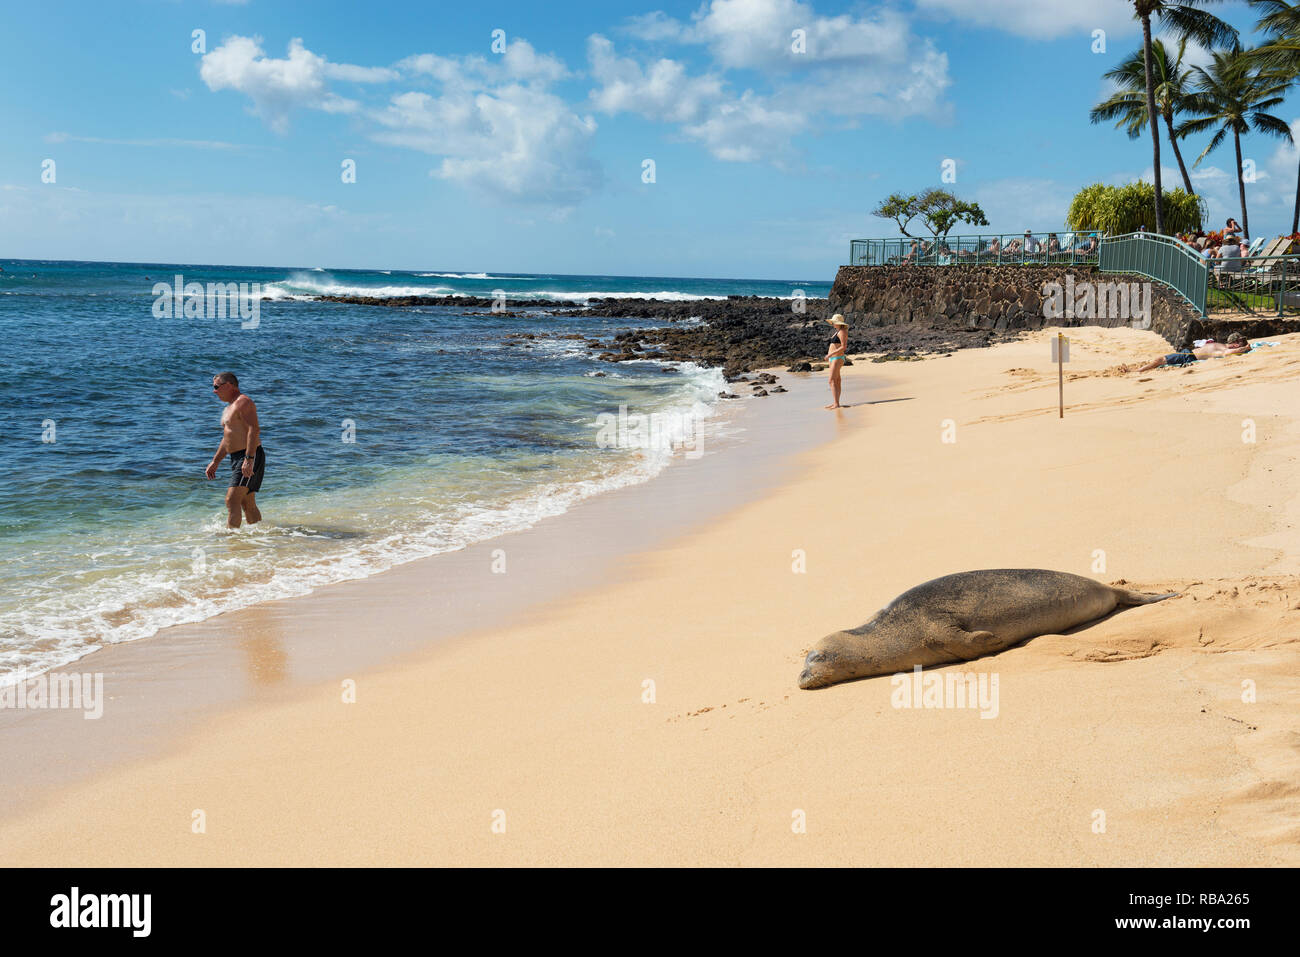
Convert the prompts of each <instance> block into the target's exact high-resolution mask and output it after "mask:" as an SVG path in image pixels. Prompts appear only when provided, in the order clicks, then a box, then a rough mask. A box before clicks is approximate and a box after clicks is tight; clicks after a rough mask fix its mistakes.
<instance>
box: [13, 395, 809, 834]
mask: <svg viewBox="0 0 1300 957" xmlns="http://www.w3.org/2000/svg"><path fill="white" fill-rule="evenodd" d="M780 375H781V377H782V378H781V381H782V382H784V383H785V384H786V386H787V387H788V389H789V392H788V393H787V394H786V395H785V396H783V398H784V399H785V400H786V401H785V402H783V403H777V404H775V405H773V404H772V403H766V404H763V405H758V406H750V405H749V404H748V403H733V402H722V403H721V404H722V405H723V406H724V407H726V408H727V409H728V411H732V410H734V412H733V413H732V414H731V415H730V416H729V417H728V418H727V420H726V423H727V426H728V428H735V427H739V429H740V430H741V432H740V434H739V435H732V436H724V437H721V438H717V437H715V438H714V440H713V441H715V442H717V443H718V447H717V448H715V449H710V450H708V451H706V453H705V455H703V456H701V457H700V458H699V459H697V460H694V461H690V460H686V459H684V458H683V457H682V456H680V455H678V456H675V457H674V459H673V460H672V461H671V462H670V464H669V465H668V467H667V468H665V469H664V470H663V471H661V472H659V473H658V474H656V475H653V476H652V477H650V478H649V479H647V480H645V481H640V482H635V483H633V484H630V485H627V486H623V487H620V488H615V489H611V490H606V491H603V492H601V493H599V494H597V495H595V496H592V497H590V498H587V499H584V500H582V501H580V502H579V503H577V504H576V505H575V506H573V507H571V508H570V509H569V510H567V511H566V512H564V513H562V514H560V515H556V516H551V517H548V518H544V519H541V520H539V521H538V522H536V523H535V524H533V525H531V526H529V527H527V528H524V529H518V530H515V531H511V532H507V533H505V534H502V535H497V536H495V537H493V538H489V539H485V540H482V541H479V542H475V543H473V544H471V545H469V546H466V547H464V548H460V549H457V550H454V551H450V552H444V553H441V554H437V555H431V556H426V557H421V558H416V559H413V560H411V561H406V562H402V563H399V564H397V565H395V566H393V567H390V568H388V569H385V570H383V571H381V572H378V573H375V574H370V575H366V576H364V577H361V578H355V579H348V580H344V581H336V582H331V583H327V584H324V585H320V586H317V587H315V588H314V589H313V590H312V591H310V592H308V593H307V594H305V595H299V596H293V597H288V598H278V599H268V600H265V601H261V602H257V603H256V604H253V605H250V606H246V607H243V608H237V609H233V610H229V611H223V612H220V613H218V614H216V615H213V616H211V617H209V618H206V619H203V620H201V621H197V622H190V623H184V624H177V625H170V626H167V627H164V628H162V629H161V630H159V631H158V632H156V633H154V634H153V635H150V636H148V637H145V638H139V639H134V640H132V641H128V642H121V643H117V644H108V645H103V646H101V647H99V648H97V649H95V650H93V651H91V652H89V653H88V654H86V655H83V656H82V657H81V658H78V659H76V660H75V661H72V662H69V663H67V664H65V665H60V666H58V667H55V668H52V669H48V670H46V671H43V672H42V673H41V674H42V675H51V674H103V675H104V685H105V697H106V698H107V702H106V704H105V708H106V710H107V711H108V712H109V714H110V717H111V718H112V720H102V719H101V720H99V721H87V720H86V719H84V718H83V717H82V716H81V712H80V711H58V710H26V709H24V710H8V709H2V708H0V761H4V762H5V763H6V764H7V766H9V767H11V768H14V769H16V770H15V771H14V772H13V773H12V774H11V775H10V776H9V783H10V787H8V788H5V789H2V790H0V814H4V813H11V812H13V811H14V810H15V809H16V808H18V807H20V806H25V805H27V804H30V803H31V802H32V801H34V800H37V799H38V798H39V797H40V796H41V795H42V794H44V793H46V792H48V791H49V790H50V789H51V788H53V787H57V786H63V785H67V784H69V783H72V782H74V781H76V780H80V779H84V778H86V777H88V776H90V775H92V774H94V773H98V772H99V771H102V770H104V769H106V768H109V767H113V766H116V765H117V764H119V763H120V762H121V761H122V760H123V759H127V758H139V757H142V756H144V755H148V754H159V753H163V752H165V751H166V750H167V749H168V748H170V747H171V746H172V745H173V744H174V742H175V740H176V739H177V737H178V735H179V734H180V733H182V732H184V731H186V730H190V729H192V728H193V727H195V726H197V725H198V724H200V723H202V722H204V721H207V720H212V719H213V718H214V716H217V715H219V714H221V713H222V712H224V711H226V710H228V709H230V708H238V707H241V706H245V705H247V704H249V703H250V702H265V701H269V700H274V699H276V698H278V697H281V696H282V695H284V694H292V693H293V692H294V691H296V690H299V689H301V688H303V687H307V686H310V685H311V684H312V683H313V682H317V681H320V680H322V679H323V678H324V677H325V676H327V675H330V676H332V675H333V674H334V673H335V671H336V670H337V669H340V668H343V669H348V668H353V669H374V668H376V667H381V666H382V665H383V664H385V663H391V662H394V661H400V660H402V659H403V658H405V657H409V656H410V655H411V654H416V653H418V652H419V651H420V650H421V649H422V648H425V647H427V646H429V645H431V644H437V643H438V642H444V641H455V640H457V639H458V638H460V637H461V636H462V635H463V634H465V633H467V632H471V631H474V630H475V629H476V628H480V627H485V626H486V625H492V624H496V625H500V626H504V625H505V623H506V622H509V621H510V620H512V619H516V618H518V617H520V616H522V615H526V614H528V613H529V611H530V610H531V609H534V608H538V607H541V606H542V605H544V604H546V603H547V602H550V601H554V600H556V599H557V598H560V597H563V596H565V595H568V594H571V593H573V592H575V591H578V590H581V589H582V588H585V587H588V586H589V583H590V581H592V580H599V579H602V578H604V579H609V580H613V579H616V578H617V577H618V576H619V574H620V572H619V571H618V566H619V564H620V563H624V562H626V561H627V560H628V559H630V558H633V557H634V556H635V554H636V553H637V552H638V551H640V550H643V549H647V548H651V547H653V546H654V544H655V542H656V541H658V540H660V539H662V538H665V537H669V536H671V535H673V534H675V533H678V532H681V531H683V530H685V529H689V528H691V527H694V526H695V525H698V524H699V523H701V522H704V521H707V520H708V519H709V518H710V517H712V516H714V515H716V514H717V513H719V512H721V511H725V510H726V509H729V508H731V507H734V502H735V501H736V500H738V501H745V500H747V499H749V498H752V497H755V496H757V495H760V494H762V492H763V491H764V490H765V489H768V488H770V487H771V486H773V485H774V484H775V483H777V482H778V481H779V479H780V477H781V475H783V474H784V473H785V472H786V471H788V470H789V469H790V468H791V467H793V462H794V460H795V459H796V458H797V456H798V455H799V453H800V452H801V451H803V450H805V449H807V448H809V447H811V446H812V445H813V444H815V443H816V442H817V441H819V439H820V440H825V439H826V437H827V435H828V434H829V432H830V426H829V424H827V427H826V428H825V429H823V430H822V434H821V435H819V434H818V433H817V432H815V431H808V430H804V429H802V428H800V427H797V425H798V423H799V422H800V419H799V416H800V415H801V414H802V412H801V410H803V406H806V405H809V404H810V402H811V401H812V398H813V397H814V396H815V397H817V398H820V397H821V393H822V391H824V390H825V389H826V386H825V381H824V377H823V376H818V375H813V376H807V375H791V374H787V373H785V372H784V371H782V372H781V373H780ZM803 411H806V410H803ZM736 413H738V414H736ZM755 431H758V432H761V433H762V434H763V435H764V436H765V441H764V442H762V443H755V442H754V441H752V435H753V433H754V432H755ZM760 452H761V454H760ZM697 480H703V481H717V482H722V481H725V482H727V483H728V485H727V486H725V487H726V488H727V489H728V491H727V493H726V496H725V497H726V498H727V499H728V501H723V500H721V499H722V496H713V497H711V498H708V497H700V496H698V495H694V494H688V492H687V491H686V487H687V486H690V485H693V484H695V483H696V481H697ZM722 488H723V486H722V485H719V489H722ZM643 510H644V512H645V513H649V514H653V515H654V516H655V518H654V521H653V522H652V523H651V522H647V521H645V520H643V519H641V518H639V517H638V513H639V512H641V511H643ZM606 533H609V534H608V535H607V534H606ZM498 551H503V552H505V553H506V555H507V556H508V558H509V565H508V569H509V572H510V573H509V574H507V575H496V574H488V575H485V574H484V573H485V572H487V571H489V570H490V569H491V568H492V567H493V561H494V555H495V554H496V553H497V552H498ZM548 554H564V555H565V556H566V561H565V563H564V564H563V565H561V566H555V565H553V563H551V562H549V561H547V560H546V556H547V555H548ZM429 579H436V580H439V581H440V582H442V583H444V586H445V588H446V590H447V592H448V594H454V600H450V599H449V600H447V601H446V602H443V603H439V604H438V605H437V607H436V613H437V620H436V622H433V623H431V624H430V626H429V628H428V629H427V633H425V634H423V635H421V636H418V637H415V636H407V637H406V638H404V639H402V640H398V639H395V638H393V637H392V636H385V637H384V639H383V641H382V642H380V643H376V644H373V645H372V644H368V643H363V642H358V641H356V640H353V637H349V636H348V635H345V634H341V633H339V631H338V630H337V629H330V628H328V625H327V623H328V622H330V621H331V620H332V619H334V618H335V616H336V614H346V612H347V609H348V608H349V607H350V606H351V605H352V604H353V603H358V602H359V603H367V602H368V603H372V604H375V605H382V604H383V603H384V602H385V601H386V600H388V599H389V598H390V597H392V596H404V595H408V594H410V593H412V592H417V591H424V590H425V589H424V587H423V586H422V585H421V582H423V581H426V580H429ZM507 583H508V586H509V587H508V588H507V587H506V585H507ZM376 596H378V597H376ZM299 619H306V620H307V621H309V622H311V623H313V627H316V628H318V629H321V630H318V631H315V632H314V633H312V634H310V635H306V634H301V633H299V634H294V626H293V624H292V623H293V622H295V621H297V620H299ZM299 630H300V631H301V629H299ZM322 630H323V631H324V634H323V635H322ZM374 630H375V631H377V632H379V631H382V629H381V628H378V627H376V628H375V629H374ZM33 752H39V753H57V754H61V755H64V756H65V760H64V761H63V762H62V763H61V764H60V765H59V767H57V768H55V769H53V770H54V773H53V774H51V773H50V771H51V769H50V768H49V767H45V768H42V769H36V768H34V767H29V766H27V765H25V764H24V763H23V761H22V755H23V754H30V753H33Z"/></svg>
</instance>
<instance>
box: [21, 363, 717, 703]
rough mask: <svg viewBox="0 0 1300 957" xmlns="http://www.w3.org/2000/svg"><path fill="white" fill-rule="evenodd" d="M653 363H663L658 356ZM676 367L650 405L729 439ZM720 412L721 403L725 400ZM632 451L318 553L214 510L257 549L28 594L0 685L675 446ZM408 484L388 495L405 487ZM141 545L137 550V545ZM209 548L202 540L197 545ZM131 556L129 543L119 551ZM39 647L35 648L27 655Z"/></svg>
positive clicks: (566, 496) (499, 530) (332, 573)
mask: <svg viewBox="0 0 1300 957" xmlns="http://www.w3.org/2000/svg"><path fill="white" fill-rule="evenodd" d="M660 364H663V363H660ZM676 365H677V367H678V369H679V370H680V371H681V372H683V373H685V374H684V375H683V376H682V377H681V379H680V386H679V388H678V389H677V390H676V392H675V396H674V399H673V400H672V401H671V402H669V403H667V404H666V405H665V406H664V407H661V408H657V409H655V410H654V411H657V412H660V413H668V414H671V413H673V412H679V413H681V412H685V411H687V410H688V409H689V410H690V411H691V412H692V413H694V414H696V415H702V416H703V418H704V425H705V429H706V431H705V432H704V435H705V437H706V448H707V436H708V435H709V434H711V433H710V430H712V434H715V435H719V434H729V433H728V432H727V430H726V428H725V419H720V420H718V421H711V420H712V419H713V418H714V417H715V416H717V415H718V413H719V411H720V409H721V408H722V404H721V403H720V401H719V400H718V399H717V393H718V392H719V391H723V390H725V388H726V382H725V380H724V379H723V376H722V372H721V370H719V369H716V368H705V367H702V366H697V365H694V364H693V363H679V364H676ZM726 408H728V409H729V408H730V407H729V406H728V407H726ZM639 451H640V454H639V455H636V456H628V455H619V456H617V457H608V458H607V457H605V456H603V455H602V456H597V457H596V458H594V459H593V460H592V463H591V464H592V468H593V471H594V474H592V475H589V476H587V477H583V478H575V479H571V480H563V481H558V482H551V483H547V484H544V485H540V486H536V487H534V488H532V489H531V490H528V491H526V492H524V493H523V494H520V495H518V496H516V497H514V498H511V499H505V500H496V499H494V500H488V501H480V502H471V503H463V502H462V503H458V504H455V505H450V506H449V505H447V504H445V503H429V505H427V506H424V510H423V511H422V512H421V513H419V514H416V515H415V516H413V517H412V516H405V517H402V518H401V519H400V522H401V524H400V525H399V526H395V527H393V528H391V529H390V530H389V531H387V532H386V533H385V532H380V533H379V534H378V535H377V536H376V537H375V538H371V539H369V540H363V541H359V542H357V543H356V544H353V545H349V546H347V547H344V548H342V549H341V550H338V551H334V552H333V553H332V554H329V555H321V554H320V553H319V552H318V551H312V550H303V551H298V552H294V553H293V554H290V553H288V551H287V550H286V549H284V548H280V547H276V541H277V539H278V540H284V543H285V544H286V545H287V544H288V542H289V541H295V540H302V539H309V540H310V539H316V540H321V539H328V538H329V535H328V533H323V532H320V531H314V530H313V529H311V528H310V527H307V528H303V527H294V528H275V527H271V526H269V525H266V524H262V525H259V526H256V527H252V528H245V529H242V530H240V531H238V532H226V530H225V529H224V525H223V520H224V512H221V513H216V512H214V513H213V515H212V517H211V519H210V520H209V521H208V522H206V523H205V524H204V527H203V529H204V531H205V533H221V534H223V535H224V534H229V535H232V536H239V537H244V538H248V539H251V540H253V541H257V542H258V543H259V544H260V545H262V546H263V547H259V548H257V549H256V550H254V551H253V552H251V553H250V552H247V551H242V550H241V551H240V552H239V554H238V555H235V554H232V555H231V556H230V557H228V558H226V557H220V556H216V555H214V556H213V557H212V558H210V559H209V560H208V562H207V566H206V569H205V570H204V571H202V572H196V571H193V570H191V569H190V567H189V566H188V564H181V565H179V566H178V565H177V564H176V563H175V562H174V561H173V562H172V564H171V567H166V568H162V569H160V570H156V569H159V563H157V562H150V563H149V564H148V567H149V568H150V569H151V570H150V571H148V572H139V573H136V574H129V573H128V574H126V575H124V576H106V577H104V578H101V579H99V580H97V581H94V582H90V583H87V584H86V585H85V586H84V587H79V588H77V589H75V590H67V589H63V590H60V591H59V592H57V593H56V594H55V595H53V596H51V597H49V598H44V599H37V600H34V601H31V602H29V603H27V604H25V605H23V606H22V608H21V611H19V612H17V613H13V614H9V615H5V616H0V634H4V635H5V636H6V642H5V644H6V645H8V646H9V650H6V651H3V652H0V685H3V684H4V683H5V679H4V676H5V675H10V676H12V675H14V674H16V673H19V672H26V673H27V674H29V675H30V674H33V673H36V672H39V671H42V670H48V669H50V668H57V667H60V666H62V665H66V664H68V663H69V662H72V661H75V660H77V659H78V658H80V657H82V656H84V655H86V654H88V653H89V652H91V651H93V650H94V649H95V648H97V647H101V646H102V645H105V644H117V643H121V642H128V641H135V640H138V639H140V638H146V637H149V636H151V635H154V634H156V633H157V632H158V631H160V630H161V629H163V628H167V627H170V626H173V625H181V624H188V623H193V622H199V621H203V620H205V619H207V618H211V617H213V616H214V615H218V614H222V613H224V612H228V611H234V610H236V609H239V608H246V607H248V606H250V605H254V604H258V603H260V602H264V601H271V600H275V599H280V598H290V597H296V596H300V595H306V594H309V593H310V592H312V591H314V590H315V589H316V588H319V587H320V586H322V585H326V584H330V583H334V582H340V581H346V580H350V579H356V578H365V577H369V576H371V575H375V574H378V573H380V572H382V571H385V570H386V569H388V568H391V567H393V566H394V565H398V564H402V563H405V562H410V561H414V560H416V559H419V558H424V557H428V556H431V555H436V554H440V553H443V552H449V551H455V550H458V549H461V548H465V547H467V546H469V545H472V544H474V543H476V542H481V541H484V540H487V539H491V538H495V537H496V536H499V535H503V534H506V533H508V532H513V531H519V530H521V529H525V528H528V527H530V526H532V525H535V524H536V523H537V522H539V521H541V520H542V519H545V518H549V517H552V516H556V515H560V514H562V513H564V512H566V511H568V510H569V509H570V508H572V507H573V506H574V505H576V504H578V503H579V502H581V501H583V500H585V499H587V498H590V497H592V496H594V495H598V494H600V493H601V492H605V491H610V490H613V489H618V488H624V487H626V486H629V485H636V484H639V483H641V482H645V481H647V480H649V479H651V478H653V477H654V476H656V475H658V474H659V473H660V472H662V471H663V469H665V468H666V467H668V465H669V464H670V463H671V462H672V460H673V459H674V458H675V457H677V456H679V455H680V454H681V452H680V450H677V451H674V450H670V449H656V448H650V449H644V450H639ZM410 488H411V486H407V487H406V488H404V489H398V491H401V492H405V493H406V494H411V493H410ZM152 541H153V544H154V545H158V546H162V547H163V548H164V550H165V551H166V552H169V553H170V554H171V555H172V556H173V557H174V556H175V555H176V554H178V553H179V554H182V555H185V556H188V555H189V554H190V551H191V549H192V547H193V545H194V543H192V542H187V543H179V542H174V543H172V544H171V545H170V546H166V545H163V543H161V542H158V540H157V539H153V540H152ZM141 547H142V549H143V548H147V547H148V546H144V545H142V546H141ZM209 547H210V546H204V548H205V549H208V548H209ZM132 552H134V549H128V552H127V554H130V553H132ZM37 648H39V649H40V650H35V649H37Z"/></svg>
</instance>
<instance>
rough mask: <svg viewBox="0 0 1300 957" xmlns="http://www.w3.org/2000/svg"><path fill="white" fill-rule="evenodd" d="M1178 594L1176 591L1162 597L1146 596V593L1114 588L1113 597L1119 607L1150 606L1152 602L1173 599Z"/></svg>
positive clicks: (1166, 593)
mask: <svg viewBox="0 0 1300 957" xmlns="http://www.w3.org/2000/svg"><path fill="white" fill-rule="evenodd" d="M1111 587H1112V588H1114V587H1115V586H1113V585H1112V586H1111ZM1178 594H1179V592H1176V591H1167V592H1165V593H1164V594H1163V595H1148V594H1147V593H1146V592H1140V591H1129V590H1128V589H1127V588H1115V597H1116V598H1118V599H1119V603H1120V604H1121V605H1150V604H1151V603H1152V602H1157V601H1164V600H1165V599H1166V598H1175V597H1177V596H1178Z"/></svg>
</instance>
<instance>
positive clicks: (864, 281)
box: [829, 264, 1199, 348]
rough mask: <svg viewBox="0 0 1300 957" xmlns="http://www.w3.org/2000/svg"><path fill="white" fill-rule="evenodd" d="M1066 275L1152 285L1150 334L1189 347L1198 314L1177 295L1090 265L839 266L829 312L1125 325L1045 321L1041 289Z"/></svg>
mask: <svg viewBox="0 0 1300 957" xmlns="http://www.w3.org/2000/svg"><path fill="white" fill-rule="evenodd" d="M1067 275H1068V276H1071V277H1072V279H1071V280H1070V281H1071V282H1072V283H1073V284H1075V285H1076V286H1077V284H1079V283H1083V282H1094V283H1120V282H1139V283H1146V282H1150V283H1151V326H1150V328H1151V330H1152V331H1154V332H1156V333H1158V334H1159V335H1161V336H1163V337H1164V338H1165V339H1166V340H1168V342H1169V343H1170V344H1171V345H1173V346H1174V347H1175V348H1182V347H1183V346H1184V345H1187V344H1189V343H1190V342H1191V339H1192V333H1193V329H1194V327H1193V322H1194V321H1199V317H1198V316H1197V314H1196V310H1194V309H1193V308H1192V307H1191V306H1189V305H1188V304H1187V303H1186V301H1184V300H1183V298H1182V297H1181V296H1179V295H1178V294H1177V293H1176V292H1174V291H1173V290H1171V289H1169V288H1168V287H1167V286H1164V285H1163V284H1161V283H1159V282H1154V281H1152V280H1149V279H1147V278H1146V277H1145V276H1135V275H1128V274H1123V273H1101V272H1098V271H1097V268H1096V267H1095V266H1080V265H1069V264H1061V265H1059V266H998V265H986V266H975V265H959V266H841V267H840V269H839V272H838V273H837V274H836V276H835V285H834V286H833V287H832V288H831V294H830V299H829V310H830V312H832V313H835V312H840V313H843V314H844V315H845V316H846V317H847V318H848V320H849V321H850V322H851V323H853V326H854V328H861V327H863V326H889V325H893V324H895V323H923V324H926V325H929V326H938V327H946V328H954V329H956V328H960V329H993V330H996V331H999V332H1002V331H1006V330H1014V329H1042V328H1044V327H1048V326H1108V327H1113V326H1126V325H1133V324H1134V321H1135V320H1132V319H1129V318H1124V317H1120V316H1113V317H1104V318H1094V317H1085V318H1079V317H1073V318H1070V317H1066V316H1060V317H1059V318H1050V319H1049V318H1047V316H1046V315H1045V314H1044V312H1045V309H1044V293H1043V287H1044V285H1045V284H1047V283H1060V284H1062V286H1063V287H1064V285H1065V284H1066V282H1067Z"/></svg>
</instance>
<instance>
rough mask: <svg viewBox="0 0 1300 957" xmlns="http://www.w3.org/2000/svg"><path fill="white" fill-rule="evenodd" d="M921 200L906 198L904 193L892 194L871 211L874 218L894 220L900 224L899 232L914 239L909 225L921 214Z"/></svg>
mask: <svg viewBox="0 0 1300 957" xmlns="http://www.w3.org/2000/svg"><path fill="white" fill-rule="evenodd" d="M918 202H919V198H918V197H916V196H904V195H903V194H902V193H890V194H889V197H888V198H887V199H885V200H884V201H883V202H882V203H880V204H879V205H878V206H877V207H876V208H875V209H873V210H872V211H871V215H872V216H879V217H880V218H881V219H892V220H893V221H894V222H896V223H897V224H898V231H899V232H900V233H902V234H903V235H904V236H907V237H908V238H914V237H913V236H912V234H911V233H909V232H908V231H907V224H908V223H910V222H911V221H912V220H914V219H916V217H917V215H918V214H919V213H920V209H919V208H918V207H917V203H918Z"/></svg>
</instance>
